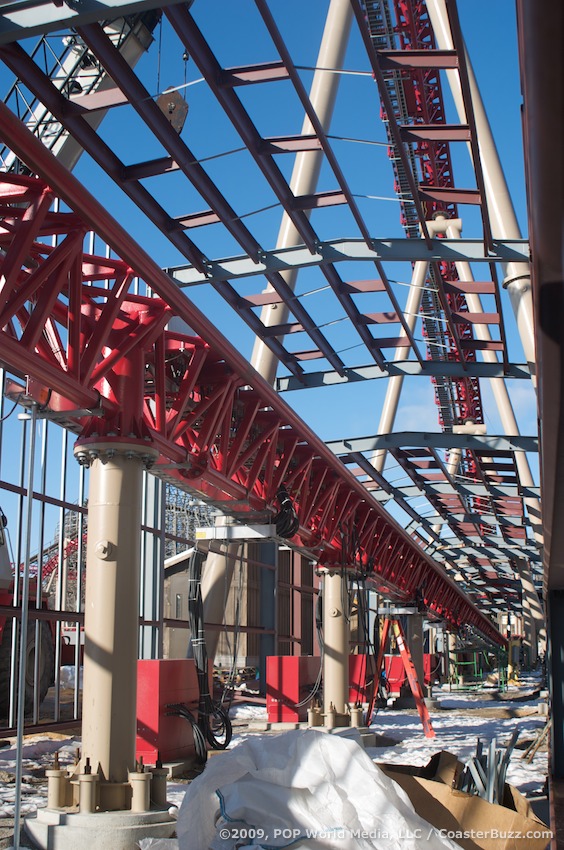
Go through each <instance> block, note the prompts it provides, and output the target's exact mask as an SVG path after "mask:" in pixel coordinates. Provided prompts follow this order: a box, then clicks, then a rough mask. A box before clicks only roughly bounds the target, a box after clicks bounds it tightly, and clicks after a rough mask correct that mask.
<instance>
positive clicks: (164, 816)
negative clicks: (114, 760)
mask: <svg viewBox="0 0 564 850" xmlns="http://www.w3.org/2000/svg"><path fill="white" fill-rule="evenodd" d="M24 829H25V831H26V833H27V835H28V836H29V837H30V838H31V840H32V841H33V843H34V844H35V845H36V846H37V847H39V848H41V850H108V848H110V847H111V850H136V848H138V841H139V840H140V839H141V838H172V836H173V835H174V833H175V831H176V821H175V820H174V818H172V817H171V816H170V815H169V814H168V812H167V811H164V810H162V811H152V812H142V813H139V812H96V813H94V814H80V813H79V812H67V811H64V810H63V809H38V810H37V814H36V815H33V816H30V817H26V818H25V821H24Z"/></svg>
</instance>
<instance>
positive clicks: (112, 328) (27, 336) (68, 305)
mask: <svg viewBox="0 0 564 850" xmlns="http://www.w3.org/2000/svg"><path fill="white" fill-rule="evenodd" d="M0 119H1V126H2V131H1V134H2V136H3V140H4V141H5V142H6V144H8V145H9V146H10V147H11V148H12V149H13V150H14V151H15V152H16V153H17V155H18V156H19V157H20V158H21V159H22V160H23V161H24V162H25V163H26V165H27V166H28V167H29V168H30V169H31V170H32V172H33V173H36V174H40V175H41V176H42V178H43V179H37V178H35V177H23V176H17V177H16V176H11V177H8V176H5V177H3V178H2V181H1V183H0V187H1V188H0V210H1V220H2V227H1V230H0V247H1V249H2V259H1V266H0V267H1V273H2V282H3V285H2V288H1V290H0V311H1V314H2V321H1V322H0V325H1V328H2V330H1V332H0V359H1V360H2V361H3V362H4V363H5V364H6V365H7V366H8V368H9V369H10V371H13V372H14V373H15V374H17V375H20V376H22V377H27V378H28V381H30V387H32V386H33V387H34V389H33V392H34V397H36V398H40V399H41V400H43V402H44V403H45V404H47V405H48V406H49V407H50V408H51V409H53V410H60V411H65V412H66V414H65V415H66V417H67V422H68V424H69V425H70V426H71V427H73V428H74V429H75V430H77V431H79V432H80V434H81V437H80V439H81V441H86V442H87V441H88V440H89V439H90V438H93V439H95V440H97V441H98V440H100V439H103V440H105V441H106V440H111V439H120V438H127V440H128V442H130V441H131V440H132V439H136V440H138V441H139V442H140V443H141V444H142V443H143V442H146V443H147V444H148V445H149V444H150V445H152V446H153V447H156V448H157V449H158V450H159V453H160V456H159V459H158V461H157V463H156V464H155V467H154V472H155V473H156V474H157V475H161V476H164V477H166V478H168V479H171V480H174V481H175V482H176V483H177V484H179V485H180V486H184V487H185V488H186V489H191V490H193V491H195V492H196V493H198V494H200V495H201V496H203V497H204V498H206V499H208V500H209V501H211V502H214V503H216V504H219V505H221V507H222V508H223V509H224V510H225V511H226V512H228V513H231V514H235V515H237V514H246V515H247V516H249V515H251V516H254V517H257V516H260V517H262V518H263V519H269V518H270V517H271V515H272V514H273V513H275V511H276V505H277V502H276V500H277V494H278V492H279V490H280V488H281V487H285V488H286V489H287V491H288V492H289V493H290V495H291V497H292V499H293V501H294V504H295V507H296V511H297V514H298V518H299V523H300V526H299V530H298V533H297V535H296V537H295V539H294V542H295V544H296V545H299V546H301V547H305V548H307V549H308V550H309V551H310V552H313V553H314V554H315V556H316V557H317V558H318V560H319V562H320V563H324V564H339V565H342V566H344V567H347V568H353V569H356V570H359V571H361V572H363V573H364V574H367V575H369V576H370V577H372V578H373V580H374V581H375V582H376V584H378V585H379V586H381V587H384V588H386V592H388V593H391V594H392V595H395V596H396V597H397V598H400V599H414V598H416V596H417V598H422V599H423V602H424V603H425V604H426V605H427V606H428V607H429V608H430V610H431V611H433V612H434V613H435V614H436V615H438V616H441V617H444V618H446V619H447V620H449V621H450V622H451V624H453V625H455V626H459V625H461V624H463V623H468V624H470V625H473V626H474V627H476V628H477V629H478V630H480V631H481V632H482V633H484V634H485V635H487V636H488V637H489V638H490V639H492V640H494V641H496V642H497V643H503V642H504V638H503V637H502V636H501V635H500V634H499V633H498V632H497V630H496V629H495V627H494V626H493V624H492V623H491V621H490V620H489V619H488V618H487V617H486V616H484V615H483V614H482V613H481V612H480V611H479V610H478V609H477V608H476V606H474V605H473V604H472V603H471V602H470V600H469V599H468V598H467V597H466V596H465V595H464V594H463V593H462V592H461V590H460V589H459V588H458V586H457V585H456V583H455V582H454V581H453V580H452V579H450V578H449V577H447V576H446V574H445V573H444V572H443V570H442V569H441V568H440V567H439V566H437V565H436V564H435V563H434V562H433V561H432V560H431V559H430V558H429V557H428V556H426V555H425V553H424V552H423V551H422V550H421V549H420V548H419V547H418V545H417V544H416V543H415V542H414V541H413V540H412V539H411V538H410V537H409V536H408V534H407V533H406V532H405V531H404V530H403V529H402V528H401V527H400V526H399V525H398V524H396V523H395V521H394V520H393V519H391V518H390V517H389V516H388V515H387V514H386V513H385V510H384V509H383V508H382V507H381V506H380V505H379V503H378V502H377V501H376V500H375V499H373V497H372V496H371V495H370V494H369V493H368V492H367V490H366V489H365V488H364V486H363V485H362V484H360V483H359V482H358V481H356V480H355V478H354V476H352V475H350V474H349V473H348V471H347V470H346V469H345V467H344V465H343V464H342V463H341V461H339V460H338V458H336V457H335V456H334V455H333V453H332V452H330V451H329V449H328V448H327V447H326V446H325V444H324V443H323V442H322V441H321V440H320V439H319V438H318V437H317V436H316V435H315V434H314V433H313V432H312V431H311V430H310V429H309V428H308V427H307V426H306V425H305V424H304V423H303V422H302V420H301V419H300V418H299V416H297V415H296V414H295V413H294V412H293V411H292V410H291V408H289V407H288V406H287V405H286V404H285V403H284V402H283V401H282V400H281V399H280V397H279V396H278V395H277V394H276V392H275V391H274V390H273V389H272V388H271V387H270V385H268V384H267V383H266V382H265V381H264V380H263V379H262V378H261V377H260V376H259V375H258V374H257V373H256V372H255V371H254V369H252V367H251V366H250V365H249V364H248V362H247V361H246V360H245V359H244V357H243V356H242V355H241V354H240V353H239V352H238V351H237V350H236V349H235V348H234V347H233V346H231V345H230V344H229V343H228V342H227V340H225V338H224V337H223V336H222V335H221V334H220V333H219V332H218V331H217V329H216V328H215V327H214V325H213V323H212V322H211V321H209V320H208V319H207V318H206V317H205V316H204V315H203V314H202V313H201V312H200V311H198V310H197V308H195V306H194V305H193V304H192V303H191V302H190V301H189V300H188V299H187V298H186V297H185V295H184V294H183V293H182V292H180V291H179V289H178V288H177V287H176V286H175V285H174V284H173V283H172V281H171V280H170V278H169V277H168V275H166V274H165V273H164V272H163V271H162V270H161V269H160V268H159V267H158V266H157V265H156V264H155V263H154V262H153V260H152V259H151V258H150V257H149V256H148V255H147V254H146V253H145V252H144V251H143V249H142V248H141V247H140V246H139V245H138V244H136V243H135V242H134V240H133V239H131V237H130V236H129V235H128V234H127V233H126V231H125V230H124V229H123V228H122V227H120V225H119V224H118V223H117V222H116V221H115V220H113V218H112V217H111V216H110V215H109V214H108V212H107V211H106V210H105V209H104V208H103V207H102V206H101V205H100V204H99V203H98V202H97V201H96V200H95V199H94V198H93V197H92V196H91V195H90V194H89V193H88V192H87V191H86V190H85V189H84V188H83V187H82V186H81V184H80V183H79V182H78V181H77V180H76V179H75V178H74V177H73V176H72V175H71V174H70V173H69V172H68V171H67V170H66V169H65V168H64V167H62V166H61V165H60V164H59V163H58V162H57V160H56V159H55V158H54V157H53V156H52V154H50V153H49V152H48V151H47V150H46V149H45V148H44V147H43V146H42V144H41V143H40V142H39V141H37V140H36V139H35V138H34V137H33V136H32V135H31V134H30V133H29V131H28V130H27V129H26V128H25V127H24V126H23V125H22V124H21V122H19V121H18V119H17V118H16V117H15V116H14V115H13V114H12V113H11V112H10V111H9V109H8V108H7V107H5V106H4V105H3V104H0ZM44 181H46V182H44ZM57 197H60V198H62V199H63V202H64V204H66V205H67V206H68V208H69V210H70V211H62V212H53V201H54V200H55V199H56V198H57ZM87 230H94V231H95V232H96V233H98V234H99V235H100V236H101V237H102V238H103V239H104V240H105V241H106V242H107V243H108V244H109V245H110V246H111V247H112V249H113V250H114V251H115V252H116V254H118V255H119V257H121V259H102V258H99V257H95V256H91V255H89V254H85V253H84V251H83V242H84V235H85V233H86V231H87ZM134 278H140V279H142V280H143V281H144V282H145V283H146V285H147V286H148V287H150V289H151V291H152V293H154V294H155V297H146V296H141V295H136V294H133V293H132V291H131V289H132V287H131V285H130V284H131V282H132V280H133V279H134ZM172 316H177V317H179V318H180V319H182V320H183V321H184V322H185V323H186V325H187V328H189V329H187V331H186V333H177V332H171V331H168V330H167V329H166V325H167V323H168V321H169V319H170V318H171V317H172ZM140 384H142V385H143V392H142V393H139V386H140ZM138 395H139V397H140V398H143V402H142V404H140V405H139V406H138V407H136V405H135V403H134V401H133V400H134V399H135V398H136V397H137V396H138Z"/></svg>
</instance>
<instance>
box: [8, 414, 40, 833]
mask: <svg viewBox="0 0 564 850" xmlns="http://www.w3.org/2000/svg"><path fill="white" fill-rule="evenodd" d="M24 416H25V418H26V419H29V420H30V424H31V436H30V441H29V456H28V467H27V515H26V528H25V556H24V569H23V576H22V597H21V599H22V601H21V605H22V616H21V620H20V646H19V669H18V708H17V735H16V788H15V791H16V799H15V802H14V850H19V847H20V817H21V790H22V773H23V764H22V759H23V738H24V722H25V721H24V717H25V684H26V667H27V663H26V662H27V624H28V619H29V618H28V613H29V611H28V609H29V562H30V559H31V528H32V520H33V473H34V469H35V438H36V426H37V405H36V404H35V403H34V404H32V405H31V414H20V418H23V417H24ZM16 571H17V565H16ZM14 627H15V628H17V626H14Z"/></svg>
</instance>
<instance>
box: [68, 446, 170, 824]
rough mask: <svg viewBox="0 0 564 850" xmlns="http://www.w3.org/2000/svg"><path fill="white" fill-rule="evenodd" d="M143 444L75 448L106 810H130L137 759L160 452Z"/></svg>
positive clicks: (90, 706) (88, 699)
mask: <svg viewBox="0 0 564 850" xmlns="http://www.w3.org/2000/svg"><path fill="white" fill-rule="evenodd" d="M141 442H142V441H139V443H135V442H133V441H129V440H128V441H125V440H123V441H121V440H117V439H116V440H115V442H112V441H105V442H102V441H101V442H99V443H92V444H90V443H81V441H79V442H78V443H77V444H76V446H75V449H74V453H75V456H76V457H78V459H79V461H80V462H81V463H83V464H89V465H90V487H89V499H88V542H87V557H86V562H87V571H88V581H87V583H86V606H85V621H84V635H85V637H84V692H83V693H84V697H83V724H82V753H83V758H89V759H90V763H91V764H92V769H93V773H96V774H99V775H100V778H101V779H102V780H105V782H104V781H102V782H101V783H100V806H101V808H102V809H104V808H125V805H124V803H125V800H123V801H120V800H119V799H117V797H118V796H119V793H120V792H119V787H118V786H119V785H121V784H122V783H126V782H127V778H128V770H129V769H131V767H132V766H133V765H134V763H135V734H136V730H135V717H136V695H137V648H138V617H139V560H140V537H141V534H140V532H141V495H142V493H141V490H142V472H143V466H144V464H145V463H146V462H147V461H148V460H149V459H150V458H152V457H156V455H157V452H156V451H155V450H153V449H151V447H150V445H147V444H145V445H141ZM107 783H110V785H111V784H114V786H115V787H114V789H113V790H112V788H109V787H108V785H107ZM106 790H108V797H106ZM114 791H115V792H116V795H117V796H116V797H115V798H114V797H113V796H112V795H113V792H114ZM123 793H125V792H123ZM120 802H121V804H120Z"/></svg>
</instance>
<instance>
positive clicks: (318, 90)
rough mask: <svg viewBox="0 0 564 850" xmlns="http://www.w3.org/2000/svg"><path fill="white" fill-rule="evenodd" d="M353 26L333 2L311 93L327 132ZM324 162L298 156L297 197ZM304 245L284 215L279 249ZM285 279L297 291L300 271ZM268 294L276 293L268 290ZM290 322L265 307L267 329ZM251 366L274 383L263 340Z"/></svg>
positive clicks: (346, 8) (275, 308)
mask: <svg viewBox="0 0 564 850" xmlns="http://www.w3.org/2000/svg"><path fill="white" fill-rule="evenodd" d="M351 23H352V9H351V5H350V3H349V0H331V5H330V6H329V10H328V12H327V22H326V24H325V30H324V32H323V39H322V42H321V46H320V49H319V55H318V58H317V69H318V70H316V72H315V74H314V77H313V83H312V87H311V92H310V100H311V104H312V106H313V108H314V109H315V112H316V114H317V117H318V119H319V121H320V123H321V124H322V126H323V128H324V129H325V130H327V128H328V127H329V124H330V123H331V116H332V115H333V108H334V106H335V98H336V96H337V89H338V86H339V79H340V77H339V74H335V73H333V72H332V70H331V69H333V68H336V69H338V68H341V67H342V64H343V59H344V56H345V50H346V46H347V42H348V38H349V33H350V28H351ZM328 69H329V70H328ZM312 129H313V128H312V126H311V122H310V120H309V118H307V117H306V119H305V120H304V123H303V126H302V136H306V135H308V134H310V133H311V132H312ZM322 161H323V156H322V154H321V152H320V151H305V152H301V153H298V154H297V156H296V162H295V164H294V170H293V172H292V179H291V181H290V189H291V190H292V192H293V193H294V194H295V195H296V196H301V195H309V194H311V193H312V192H315V189H316V186H317V181H318V178H319V172H320V170H321V163H322ZM302 242H303V240H302V237H301V236H300V234H299V233H298V231H297V230H296V228H295V227H294V225H293V224H292V222H291V220H290V218H289V216H288V215H286V214H285V215H284V216H283V218H282V223H281V225H280V231H279V233H278V240H277V242H276V247H277V248H290V247H294V246H296V245H301V244H302ZM283 276H284V280H285V281H286V283H287V284H288V285H289V286H290V287H291V288H292V289H294V287H295V285H296V279H297V276H298V270H297V269H292V270H291V271H288V272H285V273H284V275H283ZM266 291H267V292H272V291H273V290H272V288H271V287H269V288H267V290H266ZM287 320H288V308H287V307H286V306H285V305H283V304H274V305H272V306H269V307H264V308H263V310H262V312H261V321H262V322H263V324H264V325H265V326H266V327H270V326H271V325H281V324H284V322H286V321H287ZM251 363H252V365H253V366H254V367H255V369H256V370H257V372H259V373H260V374H261V375H262V376H263V378H264V379H265V380H266V381H268V383H269V384H273V383H274V380H275V378H276V369H277V366H278V358H277V357H276V355H275V354H274V353H273V352H272V351H271V349H270V348H268V347H267V346H266V345H265V344H264V342H263V341H262V340H260V339H257V340H256V342H255V347H254V349H253V354H252V357H251Z"/></svg>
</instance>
